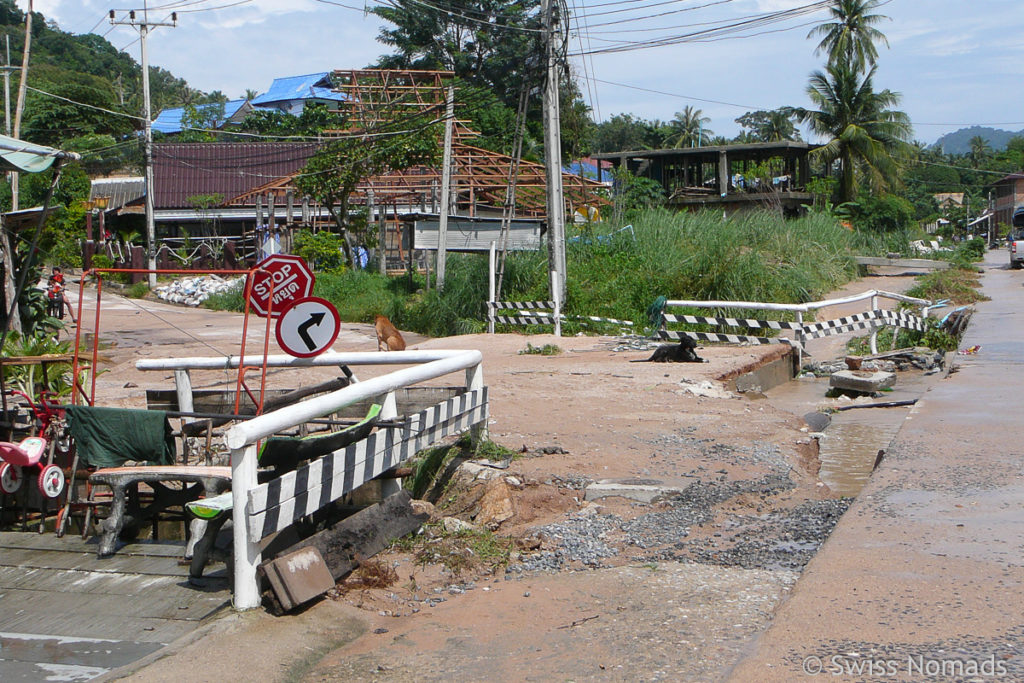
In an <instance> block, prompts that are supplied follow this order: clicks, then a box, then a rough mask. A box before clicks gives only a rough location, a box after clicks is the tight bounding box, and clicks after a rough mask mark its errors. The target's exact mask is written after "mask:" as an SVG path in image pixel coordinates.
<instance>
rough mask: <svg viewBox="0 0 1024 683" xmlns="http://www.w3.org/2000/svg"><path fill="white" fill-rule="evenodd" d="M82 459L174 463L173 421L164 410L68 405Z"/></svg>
mask: <svg viewBox="0 0 1024 683" xmlns="http://www.w3.org/2000/svg"><path fill="white" fill-rule="evenodd" d="M65 410H66V411H67V417H68V428H69V430H70V431H71V436H72V437H73V438H74V439H75V448H77V449H78V457H79V459H81V460H82V462H84V463H86V464H88V465H93V466H95V467H120V466H121V465H123V464H125V463H126V462H144V463H147V464H150V465H173V464H174V438H173V437H172V436H171V423H170V422H169V421H168V420H167V413H165V412H163V411H162V410H129V409H126V408H98V407H95V406H65Z"/></svg>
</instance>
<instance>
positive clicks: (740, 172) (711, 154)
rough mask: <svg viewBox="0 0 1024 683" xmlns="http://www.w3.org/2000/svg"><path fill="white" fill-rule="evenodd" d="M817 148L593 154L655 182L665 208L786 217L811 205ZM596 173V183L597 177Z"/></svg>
mask: <svg viewBox="0 0 1024 683" xmlns="http://www.w3.org/2000/svg"><path fill="white" fill-rule="evenodd" d="M816 147H817V145H812V144H809V143H806V142H793V141H789V140H783V141H780V142H757V143H751V144H741V145H716V146H712V147H691V148H683V149H655V150H636V151H624V152H610V153H605V154H595V155H593V157H594V159H598V160H605V161H610V162H611V163H612V164H613V165H614V166H615V168H626V169H628V170H629V171H630V172H631V173H633V174H634V175H637V176H641V177H644V178H650V179H652V180H655V181H657V182H658V183H660V184H661V186H662V187H663V188H664V190H665V196H666V198H667V200H668V205H669V206H671V207H673V208H677V209H694V208H696V209H703V208H707V209H719V210H722V211H725V212H727V213H732V212H734V211H739V210H743V209H751V208H769V209H773V210H777V211H780V212H782V213H784V214H786V215H795V214H798V213H800V212H801V211H802V208H801V207H802V206H803V205H804V204H810V203H811V202H812V201H813V195H812V194H811V193H810V192H809V191H808V190H807V183H808V182H809V181H810V180H811V167H810V159H809V155H810V152H811V150H813V149H815V148H816ZM601 176H602V174H601V172H600V171H599V172H598V180H601V179H602V177H601Z"/></svg>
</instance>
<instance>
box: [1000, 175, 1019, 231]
mask: <svg viewBox="0 0 1024 683" xmlns="http://www.w3.org/2000/svg"><path fill="white" fill-rule="evenodd" d="M994 194H995V200H994V204H995V206H994V209H995V221H996V225H1000V224H1001V225H1010V222H1011V221H1012V219H1013V210H1014V208H1015V207H1018V206H1024V178H1011V179H1006V180H1002V181H1000V182H999V183H997V184H996V185H995V193H994Z"/></svg>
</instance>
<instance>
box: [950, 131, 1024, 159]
mask: <svg viewBox="0 0 1024 683" xmlns="http://www.w3.org/2000/svg"><path fill="white" fill-rule="evenodd" d="M975 135H980V136H981V137H983V138H985V139H986V140H988V146H989V147H991V148H992V151H994V152H998V151H999V150H1001V149H1005V148H1006V143H1007V142H1009V141H1010V138H1012V137H1014V136H1017V135H1024V130H1019V131H1017V132H1013V131H1010V130H1002V129H1001V128H988V127H986V126H971V127H970V128H961V129H960V130H957V131H953V132H952V133H946V134H945V135H943V136H942V137H941V138H939V139H938V140H936V141H935V144H934V145H933V147H936V148H937V149H941V150H942V151H943V152H944V153H946V154H967V153H968V152H970V151H971V145H970V140H971V138H973V137H974V136H975Z"/></svg>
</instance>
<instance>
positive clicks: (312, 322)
mask: <svg viewBox="0 0 1024 683" xmlns="http://www.w3.org/2000/svg"><path fill="white" fill-rule="evenodd" d="M326 315H327V314H326V313H323V312H321V313H310V314H309V320H307V321H306V322H304V323H301V324H300V325H299V337H300V338H301V339H302V341H303V342H305V344H306V348H307V349H309V350H310V351H312V350H314V349H316V343H315V342H314V341H313V340H312V339H311V338H310V336H309V332H308V330H309V328H311V327H319V326H320V323H322V322H323V321H324V316H326Z"/></svg>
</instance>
